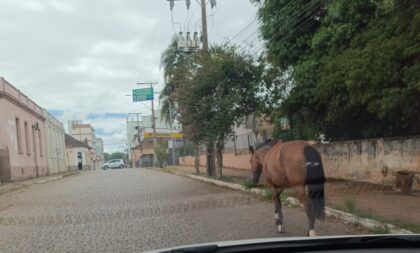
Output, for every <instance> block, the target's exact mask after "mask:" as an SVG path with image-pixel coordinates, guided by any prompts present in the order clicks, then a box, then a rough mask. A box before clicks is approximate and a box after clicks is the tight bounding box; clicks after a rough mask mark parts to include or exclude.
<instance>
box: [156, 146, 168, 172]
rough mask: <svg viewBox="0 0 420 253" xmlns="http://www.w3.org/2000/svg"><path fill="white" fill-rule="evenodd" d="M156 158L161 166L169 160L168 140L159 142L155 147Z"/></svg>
mask: <svg viewBox="0 0 420 253" xmlns="http://www.w3.org/2000/svg"><path fill="white" fill-rule="evenodd" d="M155 154H156V159H157V162H158V165H159V167H161V168H162V167H163V165H164V164H166V162H167V158H168V143H167V142H158V143H156V147H155Z"/></svg>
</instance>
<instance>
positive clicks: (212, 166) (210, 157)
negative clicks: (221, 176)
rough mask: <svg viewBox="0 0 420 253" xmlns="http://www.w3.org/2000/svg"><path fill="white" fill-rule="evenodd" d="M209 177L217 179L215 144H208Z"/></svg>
mask: <svg viewBox="0 0 420 253" xmlns="http://www.w3.org/2000/svg"><path fill="white" fill-rule="evenodd" d="M206 149H207V176H209V177H215V176H216V166H215V163H216V161H215V159H214V142H212V141H211V142H207V144H206Z"/></svg>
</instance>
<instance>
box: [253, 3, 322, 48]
mask: <svg viewBox="0 0 420 253" xmlns="http://www.w3.org/2000/svg"><path fill="white" fill-rule="evenodd" d="M316 4H318V5H319V6H318V5H316ZM320 4H322V2H321V1H319V2H315V5H310V4H307V5H306V6H305V7H304V8H303V9H302V10H301V11H300V13H302V12H305V11H307V10H309V9H310V8H313V7H320V6H321V5H320ZM317 11H318V10H316V11H314V12H313V13H312V14H310V15H309V16H305V17H303V18H301V19H300V20H299V21H297V22H296V24H295V25H294V27H292V29H290V30H296V29H298V28H300V27H302V26H303V25H304V24H306V23H307V22H308V21H310V20H311V19H312V18H313V17H314V16H315V15H316V14H317ZM300 13H298V14H296V15H294V17H293V18H297V17H298V16H299V14H300ZM283 35H284V33H280V32H277V33H275V36H274V38H272V39H271V40H277V39H279V38H280V36H283ZM264 46H265V44H263V45H262V46H261V47H259V48H258V49H257V50H254V51H253V53H252V55H255V54H256V53H258V51H259V50H261V49H262V48H263V47H264Z"/></svg>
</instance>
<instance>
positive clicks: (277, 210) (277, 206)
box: [273, 188, 284, 233]
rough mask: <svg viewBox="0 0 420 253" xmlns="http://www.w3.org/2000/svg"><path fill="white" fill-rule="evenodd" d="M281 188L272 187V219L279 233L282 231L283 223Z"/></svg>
mask: <svg viewBox="0 0 420 253" xmlns="http://www.w3.org/2000/svg"><path fill="white" fill-rule="evenodd" d="M282 192H283V188H273V200H274V219H275V221H276V225H277V229H278V231H279V233H284V224H283V211H282V206H281V193H282Z"/></svg>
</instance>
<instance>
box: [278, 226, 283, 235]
mask: <svg viewBox="0 0 420 253" xmlns="http://www.w3.org/2000/svg"><path fill="white" fill-rule="evenodd" d="M277 231H279V233H284V226H283V225H279V226H278V227H277Z"/></svg>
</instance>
